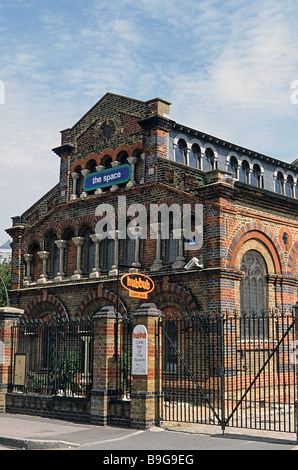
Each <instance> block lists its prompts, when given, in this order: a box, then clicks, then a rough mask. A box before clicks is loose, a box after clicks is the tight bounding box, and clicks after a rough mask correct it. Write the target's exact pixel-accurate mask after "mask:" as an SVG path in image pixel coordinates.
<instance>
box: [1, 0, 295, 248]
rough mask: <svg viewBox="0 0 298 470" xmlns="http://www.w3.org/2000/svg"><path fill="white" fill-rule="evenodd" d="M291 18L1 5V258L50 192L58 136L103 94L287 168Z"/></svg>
mask: <svg viewBox="0 0 298 470" xmlns="http://www.w3.org/2000/svg"><path fill="white" fill-rule="evenodd" d="M297 6H298V1H297V0H283V1H282V2H281V1H280V0H258V1H256V0H249V1H244V0H237V1H235V0H225V1H216V0H206V1H205V0H184V1H183V2H181V0H150V1H149V0H138V2H135V1H132V0H51V1H49V0H0V162H1V177H0V208H1V210H0V246H1V245H2V244H3V243H5V242H6V241H7V240H8V239H9V236H8V234H7V233H6V232H5V229H6V228H8V227H10V226H11V217H13V216H17V215H21V214H22V213H23V212H25V210H27V209H28V208H29V207H30V206H31V205H32V204H34V203H35V202H36V201H37V200H38V199H39V198H40V197H42V196H43V195H44V194H45V193H47V192H48V191H49V190H50V189H51V188H52V187H53V186H55V184H56V183H57V182H58V177H59V158H58V157H57V155H55V154H54V153H53V152H52V149H53V148H54V147H57V146H59V145H60V131H61V130H63V129H66V128H68V127H72V126H73V125H74V124H75V123H76V122H77V121H78V120H79V119H80V118H81V117H82V116H83V115H84V114H85V113H86V112H87V111H88V110H89V109H90V108H91V107H92V106H93V105H94V104H95V103H97V101H99V100H100V99H101V97H102V96H103V95H104V94H105V93H106V92H112V93H116V94H119V95H125V96H129V97H131V98H135V99H140V100H144V101H147V100H150V99H152V98H156V97H160V98H163V99H165V100H167V101H170V102H171V103H172V105H171V110H170V117H171V119H173V120H175V121H177V122H178V123H181V124H184V125H186V126H189V127H192V128H195V129H198V130H201V131H203V132H206V133H209V134H211V135H214V136H217V137H219V138H221V139H223V140H227V141H230V142H232V143H235V144H238V145H239V146H243V147H246V148H249V149H252V150H255V151H257V152H260V153H263V154H266V155H269V156H271V157H275V158H278V159H280V160H283V161H286V162H293V161H294V160H295V159H296V158H298V30H297V21H298V8H297ZM295 81H297V83H295ZM292 87H293V88H292ZM296 91H297V93H295V92H296Z"/></svg>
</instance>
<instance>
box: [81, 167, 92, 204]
mask: <svg viewBox="0 0 298 470" xmlns="http://www.w3.org/2000/svg"><path fill="white" fill-rule="evenodd" d="M89 173H90V170H82V175H83V177H84V178H86V176H87V175H89ZM86 197H87V193H86V192H85V191H83V192H82V194H81V195H80V198H81V199H85V198H86Z"/></svg>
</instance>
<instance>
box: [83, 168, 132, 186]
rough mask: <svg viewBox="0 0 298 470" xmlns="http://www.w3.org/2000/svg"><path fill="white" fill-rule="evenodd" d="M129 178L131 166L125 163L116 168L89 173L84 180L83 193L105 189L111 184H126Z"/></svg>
mask: <svg viewBox="0 0 298 470" xmlns="http://www.w3.org/2000/svg"><path fill="white" fill-rule="evenodd" d="M130 176H131V166H130V165H128V164H127V163H126V164H125V165H120V166H117V167H116V168H108V169H107V170H103V171H98V172H96V173H89V175H87V176H86V177H85V179H84V191H94V189H98V188H106V187H108V186H112V185H113V184H121V183H127V181H129V180H130Z"/></svg>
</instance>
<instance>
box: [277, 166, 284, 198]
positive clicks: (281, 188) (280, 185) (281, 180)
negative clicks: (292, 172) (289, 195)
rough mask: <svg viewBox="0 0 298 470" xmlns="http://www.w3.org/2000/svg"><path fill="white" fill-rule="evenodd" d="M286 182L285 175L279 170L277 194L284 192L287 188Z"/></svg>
mask: <svg viewBox="0 0 298 470" xmlns="http://www.w3.org/2000/svg"><path fill="white" fill-rule="evenodd" d="M284 184H285V180H284V175H283V174H282V173H281V171H279V172H278V173H277V176H276V180H275V191H276V192H277V194H284V190H285V186H284Z"/></svg>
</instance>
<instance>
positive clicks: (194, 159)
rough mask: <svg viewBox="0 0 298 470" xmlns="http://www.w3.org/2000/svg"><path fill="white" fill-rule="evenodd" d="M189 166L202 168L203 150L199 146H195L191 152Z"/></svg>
mask: <svg viewBox="0 0 298 470" xmlns="http://www.w3.org/2000/svg"><path fill="white" fill-rule="evenodd" d="M189 166H192V167H193V168H201V149H200V147H199V146H198V144H193V145H192V147H191V150H190V152H189Z"/></svg>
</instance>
